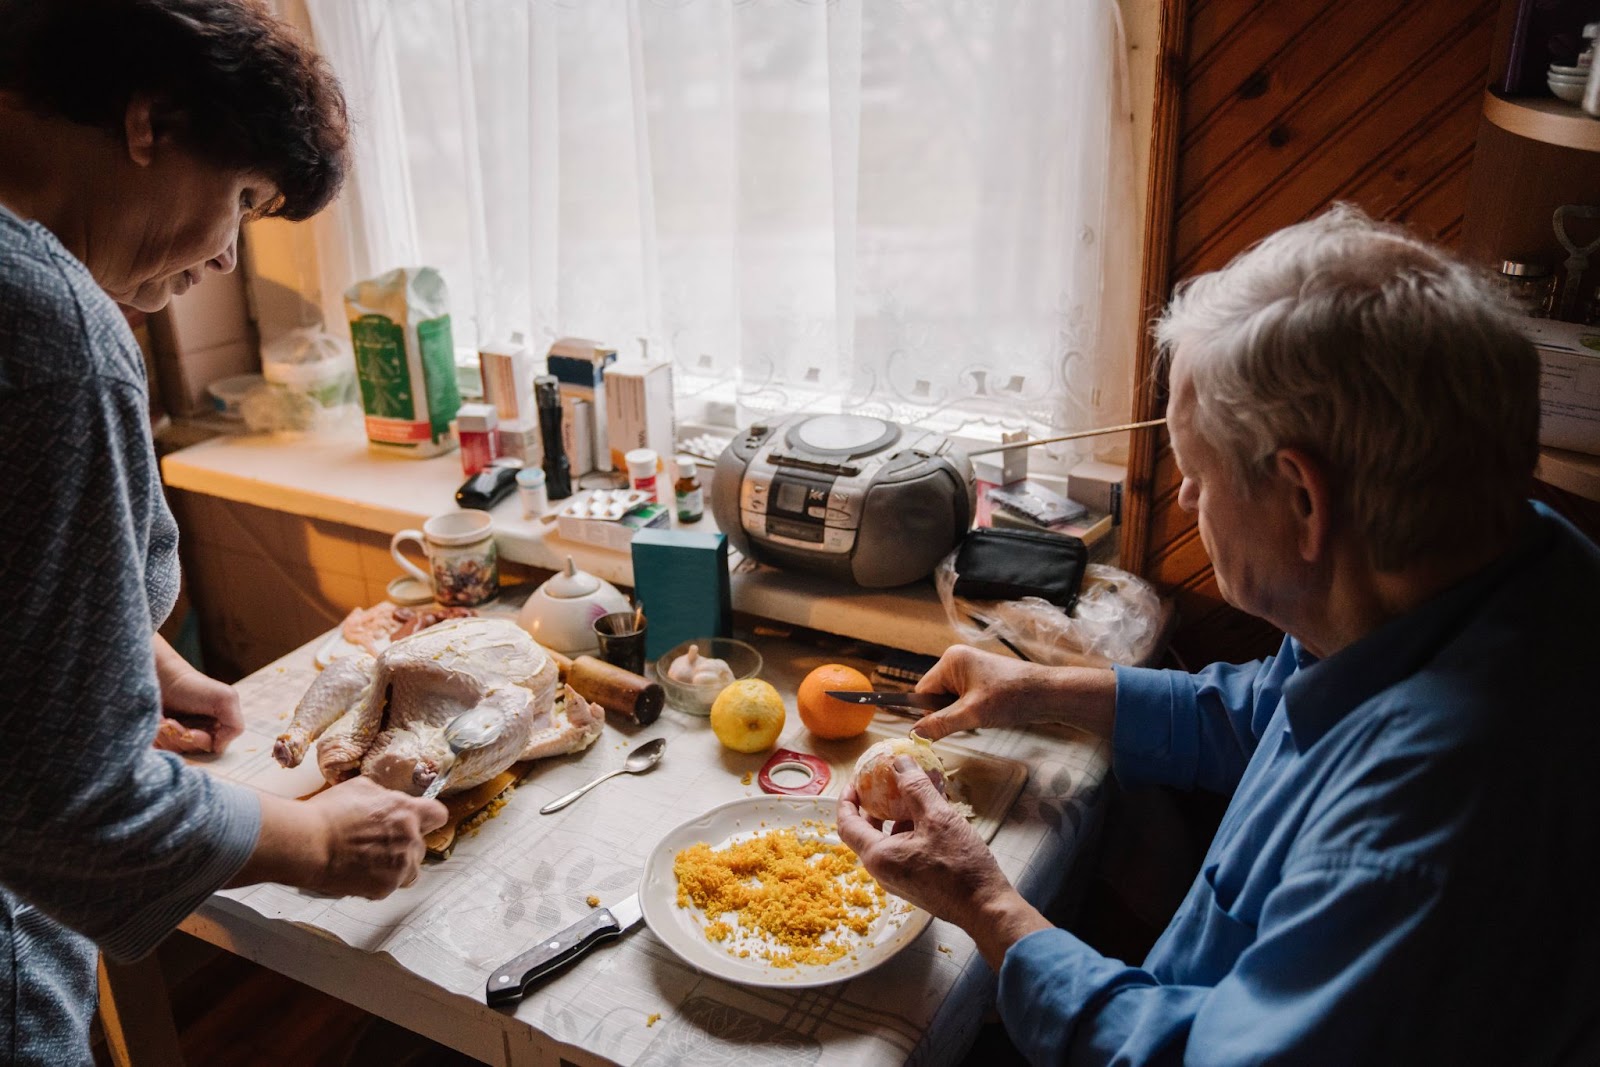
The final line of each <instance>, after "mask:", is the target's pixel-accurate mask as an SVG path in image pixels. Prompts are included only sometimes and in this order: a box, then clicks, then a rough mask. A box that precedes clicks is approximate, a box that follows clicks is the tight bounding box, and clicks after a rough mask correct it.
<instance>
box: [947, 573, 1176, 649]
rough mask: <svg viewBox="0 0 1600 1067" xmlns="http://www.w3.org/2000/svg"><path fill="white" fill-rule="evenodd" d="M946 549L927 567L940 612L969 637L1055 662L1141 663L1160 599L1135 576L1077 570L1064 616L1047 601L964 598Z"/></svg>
mask: <svg viewBox="0 0 1600 1067" xmlns="http://www.w3.org/2000/svg"><path fill="white" fill-rule="evenodd" d="M957 554H958V553H957V552H952V553H950V554H949V555H948V556H946V557H945V558H944V559H943V560H942V561H940V563H939V566H938V568H937V569H936V570H935V571H934V575H933V578H934V584H935V585H936V586H937V587H938V590H939V600H940V602H941V603H942V604H944V611H945V615H946V616H947V617H948V618H949V620H950V625H951V626H952V627H954V628H955V630H956V632H957V633H959V634H960V635H961V636H962V638H963V639H965V640H966V641H967V642H968V643H969V644H973V645H982V644H984V643H985V642H991V641H992V642H998V643H1000V644H1003V645H1009V646H1010V647H1011V648H1012V650H1013V651H1016V652H1019V653H1021V654H1022V655H1024V656H1025V657H1026V658H1028V659H1030V660H1033V661H1034V662H1035V663H1047V664H1051V665H1055V666H1097V667H1103V666H1109V665H1110V664H1113V663H1120V664H1124V665H1128V666H1137V665H1144V664H1146V663H1148V662H1149V661H1151V660H1153V659H1154V658H1155V655H1156V652H1157V648H1156V646H1157V643H1158V642H1159V641H1160V640H1161V627H1162V611H1161V598H1160V597H1159V596H1157V595H1156V591H1155V588H1154V587H1153V586H1151V585H1150V583H1149V582H1147V581H1145V580H1144V579H1143V578H1140V577H1138V576H1137V575H1134V574H1129V573H1128V572H1127V571H1124V570H1118V569H1117V568H1116V567H1109V566H1107V565H1105V564H1103V563H1091V564H1089V565H1088V567H1087V568H1085V570H1084V577H1083V589H1082V591H1081V592H1080V593H1079V594H1078V602H1077V605H1076V606H1075V607H1074V608H1073V611H1072V614H1071V615H1068V614H1067V613H1066V612H1064V611H1062V610H1061V609H1060V608H1058V607H1056V606H1055V605H1054V604H1052V603H1050V602H1049V601H1048V600H1043V599H1041V598H1039V597H1031V596H1030V597H1022V598H1020V599H1018V600H968V599H966V598H964V597H958V596H956V595H955V593H954V589H955V584H956V568H955V561H956V556H957Z"/></svg>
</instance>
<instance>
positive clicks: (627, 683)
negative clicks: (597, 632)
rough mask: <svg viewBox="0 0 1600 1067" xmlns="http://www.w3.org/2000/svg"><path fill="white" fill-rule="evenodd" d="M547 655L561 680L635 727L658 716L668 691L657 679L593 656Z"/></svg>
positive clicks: (586, 698) (650, 721)
mask: <svg viewBox="0 0 1600 1067" xmlns="http://www.w3.org/2000/svg"><path fill="white" fill-rule="evenodd" d="M550 658H551V659H552V660H554V661H555V664H556V669H557V670H559V671H560V672H561V677H562V679H563V680H564V681H565V682H566V683H567V684H568V685H570V686H572V691H573V692H575V693H577V694H578V695H579V696H581V697H582V698H583V699H585V700H587V701H590V702H591V703H595V704H599V705H600V706H601V707H602V708H605V709H606V711H608V712H616V713H617V714H618V715H621V716H622V717H623V718H625V719H627V720H628V721H629V722H631V723H634V724H635V725H637V726H649V725H650V724H651V723H653V722H655V721H656V720H657V719H659V718H660V717H661V709H662V707H664V706H665V705H666V702H667V694H666V692H665V691H664V690H662V688H661V686H660V685H659V684H657V683H656V682H652V681H650V680H649V679H647V678H644V677H641V676H640V675H637V674H634V673H633V672H632V671H625V670H623V669H622V668H621V667H614V666H612V665H611V664H609V663H607V662H606V661H605V660H602V659H596V658H595V657H594V656H577V657H574V658H572V659H568V658H567V657H566V656H563V655H562V654H561V653H559V652H554V651H552V652H551V653H550Z"/></svg>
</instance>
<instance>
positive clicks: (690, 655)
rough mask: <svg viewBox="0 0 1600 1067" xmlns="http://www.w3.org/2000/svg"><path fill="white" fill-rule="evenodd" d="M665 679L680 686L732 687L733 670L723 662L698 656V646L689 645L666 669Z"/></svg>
mask: <svg viewBox="0 0 1600 1067" xmlns="http://www.w3.org/2000/svg"><path fill="white" fill-rule="evenodd" d="M667 677H668V678H671V679H672V680H673V681H674V682H677V683H679V684H680V685H732V684H733V682H734V677H733V668H732V667H729V666H728V664H727V662H726V661H725V660H720V659H713V658H712V657H710V656H702V655H701V654H700V646H699V645H690V646H689V651H687V652H685V653H684V654H683V655H681V656H679V657H678V658H677V659H675V660H673V661H672V663H671V665H670V666H668V667H667Z"/></svg>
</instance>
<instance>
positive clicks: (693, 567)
mask: <svg viewBox="0 0 1600 1067" xmlns="http://www.w3.org/2000/svg"><path fill="white" fill-rule="evenodd" d="M633 588H634V593H635V595H637V596H638V598H639V602H640V603H641V604H643V605H644V616H645V619H646V621H647V623H648V627H647V629H646V637H645V655H646V656H647V657H648V658H649V659H650V660H651V661H652V662H653V661H655V660H656V659H659V658H660V657H661V656H664V655H665V654H666V653H668V652H670V651H672V649H673V648H674V647H676V646H677V645H680V644H682V643H683V642H685V641H692V640H694V639H695V638H697V637H731V636H733V589H732V585H731V583H730V581H729V578H728V538H727V537H726V536H725V535H723V534H720V533H695V532H691V531H688V530H640V531H639V532H638V533H636V534H634V535H633Z"/></svg>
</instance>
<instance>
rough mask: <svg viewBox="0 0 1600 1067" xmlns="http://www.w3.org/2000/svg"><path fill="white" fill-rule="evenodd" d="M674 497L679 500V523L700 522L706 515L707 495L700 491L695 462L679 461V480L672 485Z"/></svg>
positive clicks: (690, 460) (689, 460) (688, 460)
mask: <svg viewBox="0 0 1600 1067" xmlns="http://www.w3.org/2000/svg"><path fill="white" fill-rule="evenodd" d="M672 495H673V496H674V497H676V498H677V502H678V521H679V522H699V521H700V519H701V518H702V517H703V516H704V515H705V513H706V502H705V494H704V493H702V492H701V491H700V478H699V477H698V475H697V474H696V472H695V467H694V460H692V459H680V460H678V480H677V481H676V482H673V483H672Z"/></svg>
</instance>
